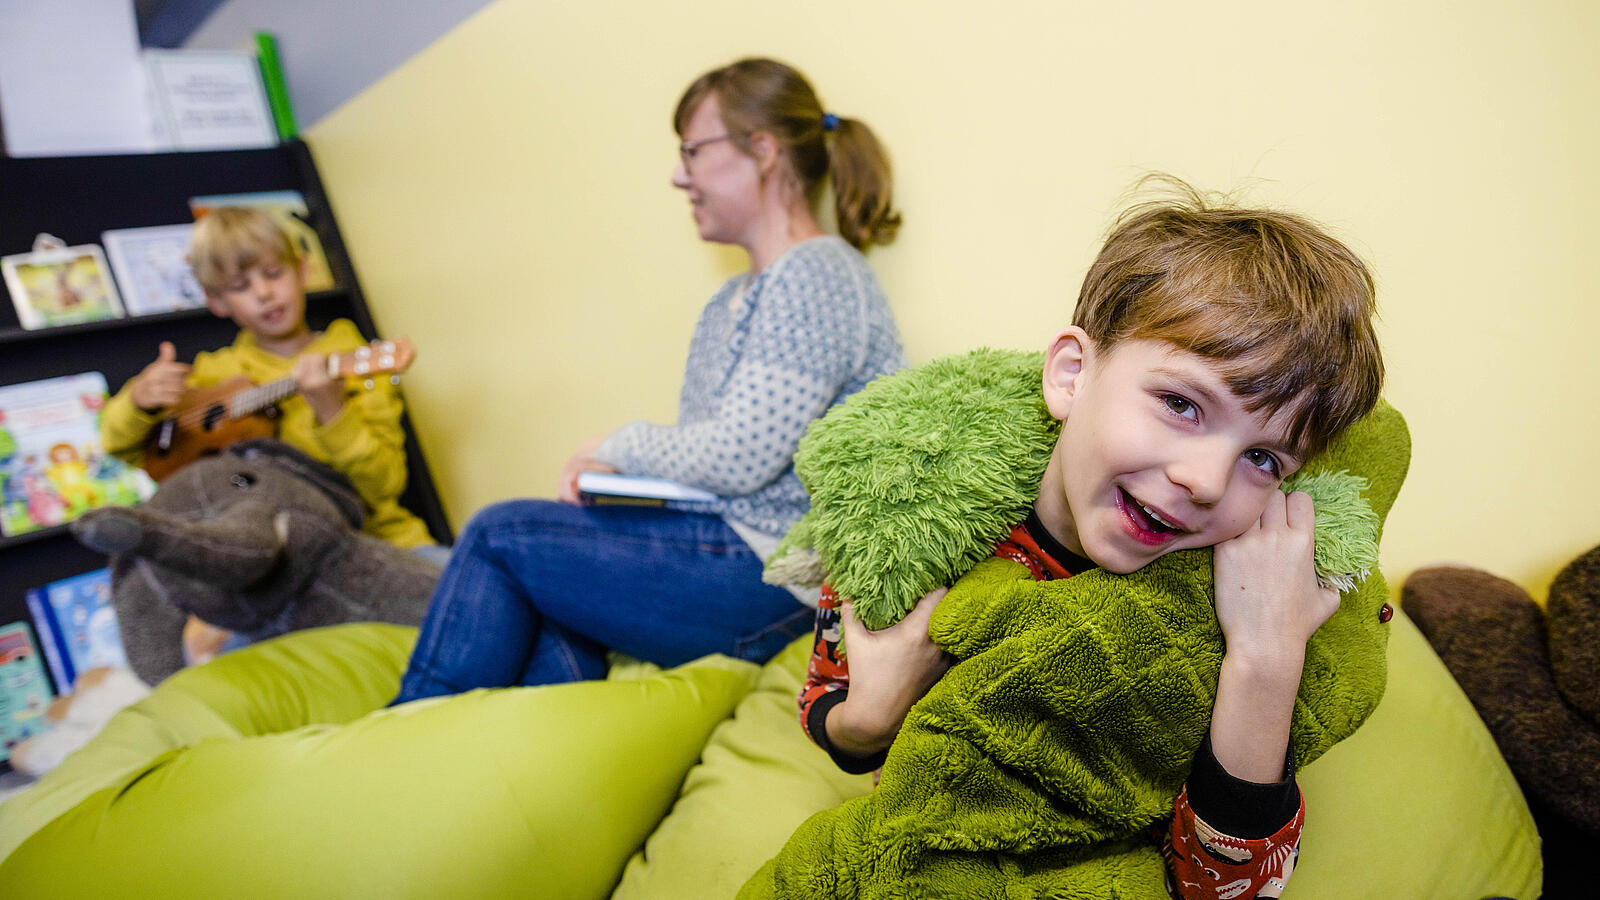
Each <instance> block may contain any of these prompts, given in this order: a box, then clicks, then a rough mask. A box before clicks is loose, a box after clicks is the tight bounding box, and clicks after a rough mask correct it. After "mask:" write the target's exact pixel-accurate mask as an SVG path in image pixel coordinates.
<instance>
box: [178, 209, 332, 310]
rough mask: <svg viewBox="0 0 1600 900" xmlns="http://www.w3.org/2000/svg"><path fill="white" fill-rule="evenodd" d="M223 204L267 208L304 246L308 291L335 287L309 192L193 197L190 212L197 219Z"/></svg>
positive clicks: (302, 248)
mask: <svg viewBox="0 0 1600 900" xmlns="http://www.w3.org/2000/svg"><path fill="white" fill-rule="evenodd" d="M219 206H254V207H257V208H259V209H262V210H264V211H266V212H267V213H268V214H269V215H271V216H272V217H273V218H274V219H276V220H277V222H278V227H279V228H282V229H283V230H284V233H285V234H287V235H289V239H290V240H292V241H294V243H295V246H297V247H298V248H299V249H300V255H301V256H303V257H304V258H305V261H306V290H307V291H326V290H332V289H333V270H332V269H330V268H328V256H327V254H326V253H324V252H323V251H322V241H321V240H320V239H319V238H318V237H317V229H316V226H315V225H313V224H312V222H311V215H310V211H309V209H308V208H307V206H306V198H305V195H303V194H301V193H300V192H299V191H257V192H254V193H248V194H210V195H207V196H204V197H190V198H189V212H191V213H193V214H194V217H195V220H196V221H199V220H200V217H201V216H204V215H205V214H206V213H208V212H210V211H211V210H213V209H216V208H217V207H219Z"/></svg>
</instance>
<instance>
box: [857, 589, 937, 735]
mask: <svg viewBox="0 0 1600 900" xmlns="http://www.w3.org/2000/svg"><path fill="white" fill-rule="evenodd" d="M949 592H950V589H949V588H943V587H942V588H936V589H935V590H932V591H930V592H928V593H927V594H925V595H923V597H922V599H921V600H918V601H917V605H916V606H914V607H912V608H911V612H909V613H907V614H906V617H905V618H904V619H901V620H900V621H899V622H896V623H895V624H893V625H891V626H889V627H888V628H885V629H883V630H882V631H868V630H867V627H866V626H865V625H862V624H861V623H860V622H859V621H857V620H856V617H855V610H854V609H852V608H851V604H850V603H849V602H846V603H845V604H844V608H843V609H842V610H841V611H840V617H839V618H840V622H841V624H842V627H843V628H844V650H845V659H846V661H847V662H848V663H849V665H850V693H849V695H848V696H847V697H846V698H845V700H844V702H843V703H840V704H839V705H838V706H836V707H834V708H833V711H832V712H830V713H829V714H828V720H827V726H826V727H827V729H828V739H829V740H831V741H833V744H834V746H836V747H838V748H839V749H841V750H844V751H846V752H848V753H851V754H853V755H856V756H868V755H870V754H873V753H876V752H878V751H879V750H882V749H884V748H885V747H887V746H889V745H890V744H891V743H893V742H894V736H895V735H896V734H898V733H899V731H900V725H901V723H903V722H904V721H905V718H906V713H908V712H910V711H911V707H912V706H913V705H915V704H916V702H917V701H918V700H921V699H922V695H923V694H926V693H927V692H928V690H929V689H930V688H932V687H933V686H934V684H936V683H937V682H938V681H939V679H940V678H942V677H944V673H945V672H946V671H948V670H949V668H950V664H951V663H952V662H953V661H954V660H953V659H952V658H951V656H950V655H949V654H948V653H945V652H944V651H943V650H941V649H939V646H938V645H937V644H935V643H934V642H933V639H932V638H930V637H929V636H928V620H930V619H932V618H933V610H934V608H935V607H937V606H938V605H939V601H940V600H942V599H944V595H945V594H947V593H949Z"/></svg>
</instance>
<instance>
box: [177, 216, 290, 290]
mask: <svg viewBox="0 0 1600 900" xmlns="http://www.w3.org/2000/svg"><path fill="white" fill-rule="evenodd" d="M263 261H272V262H280V263H283V264H284V265H289V266H295V265H299V264H300V252H299V249H298V248H297V247H295V245H294V241H292V240H290V239H289V235H287V234H285V233H284V230H283V229H282V228H281V227H279V226H278V223H277V222H276V221H275V220H274V219H273V218H272V216H270V215H268V214H267V213H265V212H263V211H261V210H259V209H254V208H251V207H247V206H219V207H217V208H216V209H213V210H211V211H210V212H208V213H206V214H205V215H204V216H201V217H200V221H198V222H196V223H195V226H194V236H193V237H191V238H190V239H189V265H190V267H192V268H193V269H194V278H195V281H198V282H200V287H202V288H204V289H205V291H206V293H208V294H218V293H221V292H222V289H223V286H224V285H226V284H227V283H228V282H229V281H230V280H232V279H233V278H234V277H236V276H237V275H238V274H239V273H240V272H243V271H244V270H245V269H248V268H250V267H251V266H254V265H259V264H260V263H262V262H263Z"/></svg>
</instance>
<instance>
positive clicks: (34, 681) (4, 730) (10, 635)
mask: <svg viewBox="0 0 1600 900" xmlns="http://www.w3.org/2000/svg"><path fill="white" fill-rule="evenodd" d="M52 698H53V695H52V694H51V692H50V681H49V679H47V678H45V674H44V663H43V662H42V661H41V660H40V657H39V648H38V647H37V646H36V645H35V644H34V642H33V636H32V635H31V634H29V633H28V625H27V623H26V622H11V623H10V624H7V625H0V762H4V761H6V760H9V759H10V758H11V748H12V747H14V746H16V745H17V744H19V743H21V742H22V741H24V740H27V739H28V738H30V737H33V736H34V735H36V734H38V733H40V732H42V731H44V730H45V729H46V728H48V727H49V725H48V723H47V722H46V721H45V717H44V714H45V711H46V710H48V709H49V708H50V701H51V699H52Z"/></svg>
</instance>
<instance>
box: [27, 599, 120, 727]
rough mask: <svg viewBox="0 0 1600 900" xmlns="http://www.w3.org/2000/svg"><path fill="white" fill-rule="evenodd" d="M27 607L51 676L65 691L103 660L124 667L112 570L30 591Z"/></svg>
mask: <svg viewBox="0 0 1600 900" xmlns="http://www.w3.org/2000/svg"><path fill="white" fill-rule="evenodd" d="M27 599H28V613H29V615H31V616H33V624H34V628H35V630H37V631H38V632H39V643H40V645H41V646H42V648H43V650H44V658H45V661H46V663H48V664H49V666H50V677H52V678H54V679H55V682H56V689H57V691H59V692H60V693H61V694H62V696H66V695H67V694H70V693H72V685H73V684H74V683H75V682H76V681H77V680H78V676H79V675H82V674H83V673H84V672H87V671H89V670H90V669H98V668H100V667H101V666H119V667H123V668H126V667H127V665H128V656H127V653H125V652H124V651H123V649H122V632H121V630H120V629H119V628H118V625H117V613H116V610H115V609H114V608H113V607H112V605H111V570H110V569H96V570H94V571H93V572H86V573H84V574H82V575H74V576H73V577H71V578H63V579H61V580H60V581H52V582H51V583H49V584H47V585H44V586H43V587H36V588H33V589H31V590H29V591H28V594H27Z"/></svg>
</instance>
